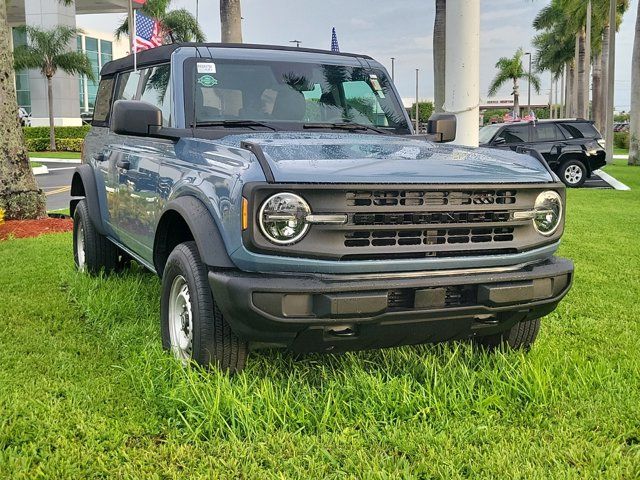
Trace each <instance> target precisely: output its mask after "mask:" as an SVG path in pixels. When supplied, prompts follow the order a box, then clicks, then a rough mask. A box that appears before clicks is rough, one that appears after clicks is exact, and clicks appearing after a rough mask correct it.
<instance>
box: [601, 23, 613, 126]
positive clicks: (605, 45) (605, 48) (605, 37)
mask: <svg viewBox="0 0 640 480" xmlns="http://www.w3.org/2000/svg"><path fill="white" fill-rule="evenodd" d="M610 31H611V29H610V28H609V25H606V26H605V27H604V30H603V32H602V56H601V58H600V62H601V63H600V75H601V77H600V133H602V135H603V136H604V135H605V133H606V131H605V125H606V120H607V119H606V112H607V91H608V88H609V38H610V37H609V32H610Z"/></svg>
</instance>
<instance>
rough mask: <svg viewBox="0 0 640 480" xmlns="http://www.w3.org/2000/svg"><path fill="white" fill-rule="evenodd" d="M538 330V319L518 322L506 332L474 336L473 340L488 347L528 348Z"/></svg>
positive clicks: (536, 335) (534, 339)
mask: <svg viewBox="0 0 640 480" xmlns="http://www.w3.org/2000/svg"><path fill="white" fill-rule="evenodd" d="M539 331H540V319H539V318H535V319H533V320H526V321H524V322H518V323H516V324H515V325H514V326H513V327H511V328H510V329H509V330H507V331H506V332H502V333H498V334H496V335H489V336H486V337H480V338H476V339H475V342H476V343H477V344H478V345H480V346H482V347H485V348H488V349H491V350H492V349H496V348H499V347H501V346H506V347H508V348H511V349H514V350H528V349H529V348H531V345H533V342H535V341H536V338H537V337H538V332H539Z"/></svg>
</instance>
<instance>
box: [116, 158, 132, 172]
mask: <svg viewBox="0 0 640 480" xmlns="http://www.w3.org/2000/svg"><path fill="white" fill-rule="evenodd" d="M116 167H118V168H122V169H123V170H129V169H130V168H131V162H130V161H129V160H118V161H117V162H116Z"/></svg>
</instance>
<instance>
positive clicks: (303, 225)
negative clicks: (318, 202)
mask: <svg viewBox="0 0 640 480" xmlns="http://www.w3.org/2000/svg"><path fill="white" fill-rule="evenodd" d="M310 213H311V208H309V204H308V203H307V202H305V201H304V199H303V198H302V197H299V196H298V195H295V194H293V193H277V194H276V195H272V196H271V197H269V198H268V199H267V200H266V201H265V202H264V203H263V204H262V207H260V212H259V213H258V223H259V224H260V229H261V230H262V233H263V234H264V235H265V237H267V238H268V239H269V241H271V242H273V243H277V244H278V245H289V244H291V243H295V242H297V241H298V240H300V239H301V238H302V237H304V236H305V235H306V233H307V231H308V230H309V224H308V223H307V221H306V218H307V215H309V214H310Z"/></svg>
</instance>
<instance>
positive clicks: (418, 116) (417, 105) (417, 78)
mask: <svg viewBox="0 0 640 480" xmlns="http://www.w3.org/2000/svg"><path fill="white" fill-rule="evenodd" d="M419 76H420V69H419V68H416V135H417V134H419V133H420V115H419V113H420V105H419V104H418V102H419V99H418V85H419V78H420V77H419Z"/></svg>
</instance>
